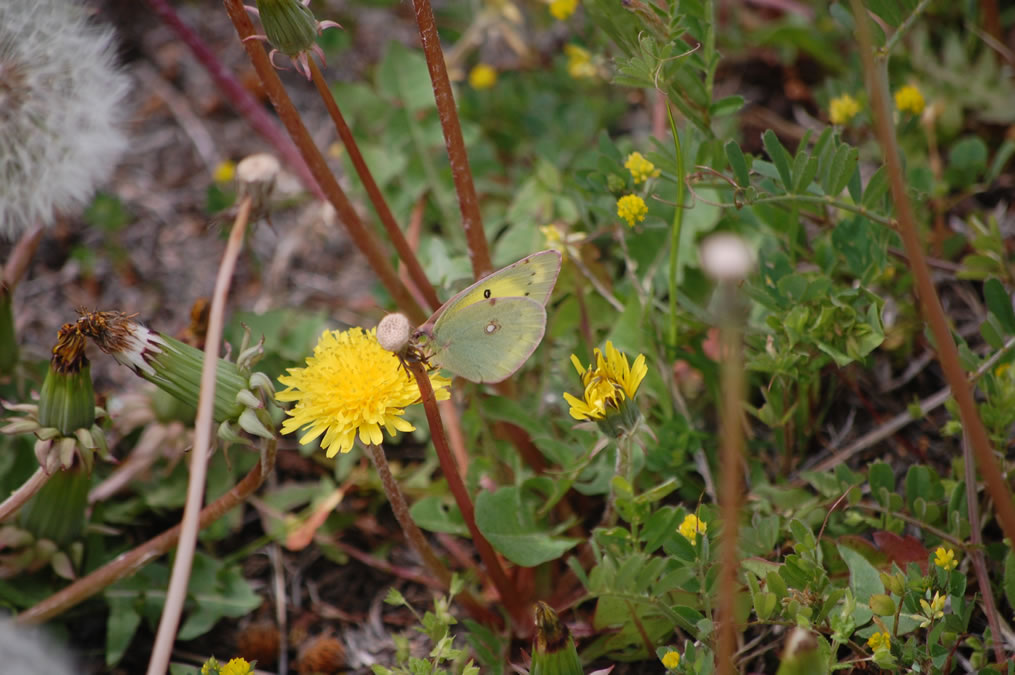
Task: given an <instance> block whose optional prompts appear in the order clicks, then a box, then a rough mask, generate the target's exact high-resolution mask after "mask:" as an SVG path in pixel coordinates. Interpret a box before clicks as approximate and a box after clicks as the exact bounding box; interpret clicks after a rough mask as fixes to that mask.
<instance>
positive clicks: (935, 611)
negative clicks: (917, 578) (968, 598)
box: [920, 591, 946, 628]
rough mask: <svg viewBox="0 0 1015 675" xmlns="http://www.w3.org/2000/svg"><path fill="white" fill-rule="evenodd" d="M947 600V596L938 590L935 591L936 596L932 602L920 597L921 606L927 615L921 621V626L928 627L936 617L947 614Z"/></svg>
mask: <svg viewBox="0 0 1015 675" xmlns="http://www.w3.org/2000/svg"><path fill="white" fill-rule="evenodd" d="M945 600H946V598H945V596H943V595H941V594H940V593H938V592H937V591H934V597H933V598H932V599H931V601H930V602H927V601H926V600H924V599H923V598H920V607H921V608H922V609H923V615H924V616H925V617H926V618H925V619H923V620H922V621H920V628H926V627H927V626H929V625H930V624H931V623H933V622H934V620H935V619H940V618H942V617H943V616H944V615H945V613H944V608H945Z"/></svg>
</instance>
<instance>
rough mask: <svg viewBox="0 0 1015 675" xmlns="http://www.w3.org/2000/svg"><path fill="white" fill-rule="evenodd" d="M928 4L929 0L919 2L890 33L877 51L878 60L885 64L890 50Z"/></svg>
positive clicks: (890, 52)
mask: <svg viewBox="0 0 1015 675" xmlns="http://www.w3.org/2000/svg"><path fill="white" fill-rule="evenodd" d="M929 4H930V0H920V4H919V5H917V6H916V7H914V8H913V11H912V12H911V13H910V15H909V16H907V17H906V20H905V21H903V22H902V23H900V24H899V27H898V28H897V29H896V30H895V32H894V33H892V37H890V38H888V41H887V42H885V46H884V47H882V48H881V49H879V50H878V58H879V59H880V60H882V61H885V62H887V61H888V57H889V56H891V54H892V49H894V48H895V45H897V44H898V43H899V40H901V39H902V36H903V35H905V34H906V33H908V32H909V29H910V28H912V27H913V23H914V22H916V19H917V17H918V16H920V15H921V14H923V10H925V9H926V8H927V5H929ZM857 20H858V21H859V20H860V18H859V17H857Z"/></svg>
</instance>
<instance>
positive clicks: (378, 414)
mask: <svg viewBox="0 0 1015 675" xmlns="http://www.w3.org/2000/svg"><path fill="white" fill-rule="evenodd" d="M376 330H377V329H376V328H371V329H370V330H369V331H364V330H363V329H362V328H350V329H349V330H346V331H331V330H328V331H324V333H323V334H322V335H321V338H320V340H318V342H317V346H316V347H314V355H313V356H309V357H307V361H306V363H307V366H306V368H289V369H288V371H287V372H288V374H287V375H282V376H280V377H279V378H278V381H279V382H281V383H282V384H284V385H285V386H286V389H284V390H283V391H280V392H278V393H277V394H276V395H275V398H276V399H277V400H279V401H290V402H291V401H295V403H296V405H294V406H293V407H292V409H290V410H287V411H286V414H288V415H289V417H288V418H287V419H286V420H285V421H284V422H283V423H282V433H284V434H290V433H292V432H294V431H297V430H299V429H305V431H304V433H303V436H301V437H300V443H308V442H310V441H312V440H314V439H315V438H317V437H318V436H320V435H321V434H324V438H323V439H322V440H321V447H322V448H323V449H325V450H326V451H327V455H328V457H334V456H335V455H336V454H338V453H339V452H349V451H350V450H351V449H352V445H353V443H354V442H355V441H356V435H357V434H359V438H360V441H361V442H363V443H365V444H370V445H379V444H380V443H381V442H383V441H384V434H383V433H381V429H382V427H383V429H384V431H385V432H387V434H388V435H389V436H393V435H394V434H395V432H396V431H413V430H414V429H415V427H413V426H412V425H411V424H410V423H409V422H407V421H405V420H404V419H402V417H401V416H402V415H403V414H404V413H405V410H404V409H405V407H406V406H410V405H412V404H414V403H418V402H419V388H418V387H417V386H416V381H415V380H413V379H412V378H411V377H407V376H406V374H405V371H404V370H403V369H402V367H401V364H400V363H399V361H398V357H397V356H395V355H394V354H392V353H391V352H389V351H387V350H386V349H384V348H383V347H381V345H380V344H379V343H378V342H377V335H376ZM430 382H431V383H432V384H433V388H434V393H435V395H436V396H437V399H438V400H444V399H446V398H448V397H449V396H450V394H449V393H448V390H447V387H448V385H450V384H451V381H450V380H448V379H447V378H445V377H441V376H439V375H431V376H430Z"/></svg>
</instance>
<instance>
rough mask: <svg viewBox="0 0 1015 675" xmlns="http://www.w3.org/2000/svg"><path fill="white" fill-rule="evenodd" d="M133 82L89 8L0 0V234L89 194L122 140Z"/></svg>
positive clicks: (44, 218) (44, 0)
mask: <svg viewBox="0 0 1015 675" xmlns="http://www.w3.org/2000/svg"><path fill="white" fill-rule="evenodd" d="M129 82H130V80H129V78H128V77H127V76H126V75H124V74H123V73H121V72H119V71H118V70H117V69H116V67H115V65H114V47H113V40H112V32H111V31H110V30H108V29H104V28H100V27H98V26H96V25H94V24H93V23H91V22H90V21H89V20H88V15H87V12H86V10H85V9H84V8H83V7H79V6H78V5H77V4H76V3H73V2H66V1H65V0H4V1H3V2H0V128H2V129H3V133H0V176H3V180H0V236H8V237H10V236H12V235H14V234H16V233H18V232H22V231H24V230H26V229H27V228H29V227H31V226H33V225H35V224H37V223H44V224H46V223H48V222H49V221H51V220H52V219H53V217H54V215H55V214H56V212H58V211H65V210H68V209H72V208H75V207H79V206H81V205H82V204H83V203H85V202H86V201H87V200H88V199H89V198H90V197H91V195H92V193H93V192H94V190H95V188H96V186H97V185H98V184H99V183H100V182H102V181H103V180H105V178H106V177H107V176H108V175H109V173H110V171H111V170H112V169H113V166H114V165H115V163H116V160H117V158H118V157H119V156H120V153H121V152H122V151H123V149H124V148H125V147H126V139H125V137H124V135H123V132H122V130H121V128H120V127H121V123H122V121H123V119H124V117H125V114H124V108H123V99H124V96H125V95H126V93H127V90H128V86H129Z"/></svg>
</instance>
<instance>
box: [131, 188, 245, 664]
mask: <svg viewBox="0 0 1015 675" xmlns="http://www.w3.org/2000/svg"><path fill="white" fill-rule="evenodd" d="M252 205H253V200H252V198H251V197H249V196H248V197H245V198H244V199H243V200H242V201H241V202H240V205H239V210H238V211H237V213H236V219H235V220H234V221H233V227H232V230H231V231H230V233H229V240H228V241H227V242H226V250H225V252H224V253H223V254H222V264H221V265H219V270H218V276H217V278H216V279H215V290H214V291H213V293H212V301H211V310H210V312H209V315H208V333H207V335H206V337H205V343H204V362H203V363H202V364H201V391H200V393H199V395H198V400H197V419H196V420H195V422H194V449H193V451H192V452H191V453H190V477H189V479H188V482H187V498H186V502H185V503H184V507H183V521H182V527H181V529H180V541H179V545H178V546H177V549H176V559H175V560H173V572H172V576H171V577H170V578H169V589H168V590H167V591H166V604H165V606H164V607H163V609H162V616H161V618H160V619H159V629H158V632H157V633H156V634H155V645H154V646H153V647H152V655H151V658H150V659H149V661H148V675H160V674H161V673H165V672H166V670H167V669H168V668H169V657H170V655H171V653H172V650H173V643H175V642H176V630H177V628H179V625H180V615H181V614H182V613H183V603H184V600H186V598H187V585H188V584H189V583H190V567H191V564H192V563H193V562H194V551H195V550H196V547H197V534H198V523H199V520H200V517H201V503H202V501H203V500H204V491H205V478H206V476H207V473H208V456H209V455H210V454H211V449H212V447H213V446H214V443H215V436H214V425H213V423H214V417H215V375H216V370H217V368H218V359H219V349H220V348H221V342H222V332H223V329H224V327H225V311H226V298H227V297H228V296H229V286H230V284H231V281H232V278H233V272H234V271H235V270H236V261H237V260H238V259H239V257H240V252H241V251H242V250H243V237H244V235H245V234H246V232H247V223H248V221H249V219H250V210H251V207H252Z"/></svg>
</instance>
